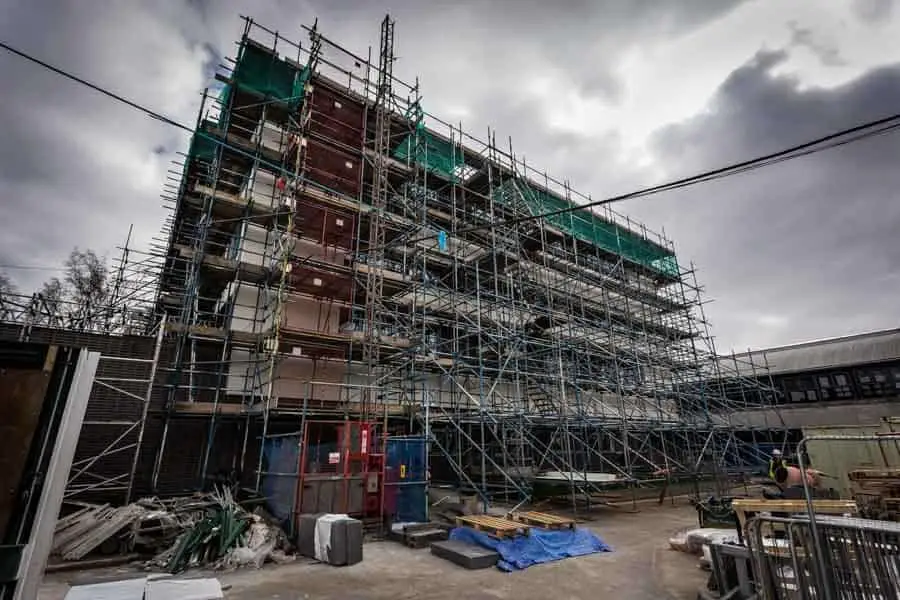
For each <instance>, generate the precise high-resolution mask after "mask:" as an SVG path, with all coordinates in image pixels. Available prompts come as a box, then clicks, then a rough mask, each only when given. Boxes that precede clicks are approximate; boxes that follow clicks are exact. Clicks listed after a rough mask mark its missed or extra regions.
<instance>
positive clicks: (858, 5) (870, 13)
mask: <svg viewBox="0 0 900 600" xmlns="http://www.w3.org/2000/svg"><path fill="white" fill-rule="evenodd" d="M893 10H894V0H853V12H854V13H855V14H856V16H857V17H859V18H860V19H862V20H863V21H867V22H869V23H878V22H880V21H883V20H885V19H887V18H888V17H889V16H890V15H891V12H892V11H893Z"/></svg>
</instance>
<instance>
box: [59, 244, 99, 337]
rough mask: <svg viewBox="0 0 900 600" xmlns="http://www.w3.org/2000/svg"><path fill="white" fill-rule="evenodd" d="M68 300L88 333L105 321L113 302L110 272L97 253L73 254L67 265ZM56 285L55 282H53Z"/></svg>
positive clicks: (79, 251)
mask: <svg viewBox="0 0 900 600" xmlns="http://www.w3.org/2000/svg"><path fill="white" fill-rule="evenodd" d="M65 273H66V274H65V278H64V280H65V292H66V296H67V298H65V299H66V300H67V301H68V302H69V303H71V305H72V310H73V313H74V315H73V316H75V318H76V319H79V320H80V321H81V325H82V327H84V328H85V329H89V330H90V329H93V328H94V325H95V322H96V321H97V320H98V319H101V318H102V313H103V312H104V311H105V310H106V303H107V300H108V299H109V295H110V291H109V269H108V268H107V266H106V263H105V261H103V260H102V259H101V258H99V257H98V256H97V255H96V254H95V253H94V251H93V250H83V251H82V250H79V249H78V248H77V247H76V248H75V249H73V250H72V252H71V253H70V254H69V257H68V258H67V259H66V262H65ZM51 282H53V280H51Z"/></svg>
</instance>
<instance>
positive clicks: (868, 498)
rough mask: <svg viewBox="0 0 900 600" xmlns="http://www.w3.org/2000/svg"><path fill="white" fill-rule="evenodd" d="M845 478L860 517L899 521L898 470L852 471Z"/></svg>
mask: <svg viewBox="0 0 900 600" xmlns="http://www.w3.org/2000/svg"><path fill="white" fill-rule="evenodd" d="M847 477H848V478H849V479H850V482H851V484H852V485H853V497H854V499H855V500H856V503H857V504H858V505H859V512H860V514H861V515H862V516H864V517H868V518H870V519H881V520H889V521H900V468H887V469H854V470H853V471H849V472H848V473H847Z"/></svg>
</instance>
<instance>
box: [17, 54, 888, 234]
mask: <svg viewBox="0 0 900 600" xmlns="http://www.w3.org/2000/svg"><path fill="white" fill-rule="evenodd" d="M0 48H2V49H4V50H6V51H7V52H10V53H12V54H15V55H17V56H19V57H20V58H23V59H25V60H28V61H30V62H32V63H34V64H37V65H39V66H41V67H43V68H45V69H47V70H49V71H52V72H53V73H56V74H57V75H60V76H62V77H65V78H66V79H69V80H71V81H74V82H76V83H79V84H81V85H84V86H86V87H88V88H90V89H92V90H94V91H96V92H98V93H100V94H103V95H104V96H107V97H109V98H111V99H113V100H116V101H117V102H121V103H123V104H125V105H127V106H129V107H131V108H133V109H135V110H138V111H140V112H143V113H145V114H147V115H148V116H150V117H152V118H154V119H156V120H158V121H161V122H163V123H165V124H167V125H170V126H172V127H176V128H178V129H181V130H184V131H187V132H189V133H192V134H194V135H199V136H201V137H204V138H206V139H209V140H210V141H213V142H215V143H216V144H219V145H221V146H223V147H225V148H228V149H230V150H232V151H234V152H236V153H238V154H241V155H244V156H247V157H250V158H258V157H254V156H252V155H251V154H250V153H248V152H246V151H243V150H241V149H240V148H237V147H235V146H233V145H231V144H228V143H227V142H226V141H223V140H220V139H218V138H216V137H214V136H209V135H207V134H205V133H203V132H200V131H195V130H194V129H192V128H191V127H189V126H187V125H184V124H183V123H179V122H178V121H175V120H174V119H171V118H169V117H166V116H165V115H162V114H160V113H158V112H156V111H154V110H152V109H149V108H147V107H145V106H142V105H140V104H138V103H137V102H134V101H132V100H129V99H127V98H125V97H123V96H121V95H119V94H116V93H115V92H112V91H110V90H108V89H105V88H103V87H101V86H99V85H96V84H93V83H91V82H89V81H87V80H85V79H83V78H81V77H79V76H77V75H74V74H72V73H69V72H67V71H65V70H63V69H61V68H59V67H55V66H53V65H51V64H49V63H47V62H45V61H43V60H41V59H39V58H36V57H34V56H31V55H30V54H27V53H26V52H23V51H21V50H18V49H16V48H13V47H12V46H10V45H9V44H7V43H5V42H0ZM898 128H900V113H898V114H894V115H890V116H887V117H884V118H881V119H876V120H874V121H869V122H866V123H862V124H860V125H856V126H854V127H850V128H847V129H842V130H840V131H836V132H833V133H830V134H827V135H824V136H821V137H819V138H816V139H813V140H810V141H807V142H803V143H801V144H797V145H795V146H791V147H788V148H784V149H782V150H778V151H776V152H772V153H770V154H765V155H762V156H758V157H756V158H751V159H747V160H742V161H739V162H736V163H732V164H729V165H726V166H723V167H719V168H716V169H711V170H708V171H704V172H702V173H698V174H696V175H691V176H688V177H683V178H680V179H676V180H673V181H669V182H666V183H662V184H658V185H654V186H650V187H646V188H642V189H640V190H636V191H633V192H628V193H625V194H619V195H616V196H611V197H608V198H604V199H602V200H595V201H590V202H587V203H584V204H575V205H573V206H569V207H566V208H562V209H558V210H553V211H548V212H542V213H539V214H534V215H526V216H521V217H515V218H512V219H506V220H501V221H494V222H492V223H490V224H488V225H478V226H474V227H466V228H462V229H457V230H456V231H454V232H453V233H454V235H457V236H458V235H461V234H465V233H473V232H476V231H484V230H489V229H492V228H495V227H498V226H509V225H515V224H518V223H523V222H527V221H533V220H539V219H547V218H550V217H556V216H560V215H565V214H568V213H572V212H579V211H583V210H590V209H591V208H594V207H598V206H604V205H608V204H613V203H616V202H623V201H626V200H632V199H637V198H643V197H647V196H651V195H656V194H660V193H663V192H667V191H672V190H676V189H680V188H684V187H689V186H693V185H698V184H700V183H705V182H708V181H713V180H717V179H722V178H725V177H730V176H733V175H737V174H741V173H746V172H749V171H752V170H756V169H759V168H763V167H767V166H771V165H774V164H778V163H781V162H785V161H787V160H793V159H795V158H800V157H804V156H809V155H811V154H815V153H817V152H821V151H823V150H828V149H831V148H836V147H839V146H844V145H847V144H850V143H854V142H858V141H861V140H864V139H867V138H869V137H873V136H876V135H883V134H886V133H890V132H893V131H896V130H897V129H898ZM844 138H846V139H844ZM259 160H260V162H261V163H262V164H264V165H266V166H267V167H269V168H272V169H274V170H275V172H277V173H281V174H285V173H288V171H287V170H286V169H284V168H283V167H281V166H280V165H276V164H273V163H269V162H268V161H265V160H264V159H261V158H259ZM308 183H312V184H313V185H315V183H314V182H308ZM433 237H434V235H429V236H425V237H422V238H417V239H412V240H409V242H408V243H415V242H418V241H425V240H429V239H431V238H433Z"/></svg>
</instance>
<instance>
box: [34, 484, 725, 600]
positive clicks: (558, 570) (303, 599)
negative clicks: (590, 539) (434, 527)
mask: <svg viewBox="0 0 900 600" xmlns="http://www.w3.org/2000/svg"><path fill="white" fill-rule="evenodd" d="M639 509H640V512H638V513H628V512H620V511H613V510H608V509H607V510H605V511H603V512H600V513H597V514H596V515H595V516H594V518H593V520H592V521H590V522H588V523H585V524H584V526H586V527H590V528H591V529H593V530H594V531H595V532H596V533H597V534H598V535H600V537H601V538H602V539H603V540H604V541H605V542H606V543H607V544H609V545H611V546H612V547H613V549H614V552H611V553H603V554H595V555H591V556H583V557H579V558H570V559H566V560H562V561H558V562H553V563H548V564H544V565H537V566H534V567H530V568H528V569H526V570H525V571H521V572H517V573H503V572H501V571H499V570H497V569H486V570H481V571H468V570H466V569H463V568H461V567H457V566H456V565H454V564H452V563H449V562H447V561H444V560H442V559H439V558H436V557H434V556H432V555H431V553H430V552H429V551H428V550H411V549H409V548H406V547H404V546H401V545H400V544H397V543H394V542H373V543H368V544H366V545H365V547H364V559H363V562H361V563H359V564H357V565H354V566H352V567H343V568H335V567H329V566H326V565H322V564H317V563H310V562H308V561H306V560H302V559H301V560H300V561H298V562H296V563H290V564H286V565H278V566H276V565H269V566H266V567H264V568H262V569H259V570H253V569H244V570H240V571H234V572H230V573H216V574H212V573H210V574H204V575H208V576H213V577H216V576H217V577H218V578H219V581H221V582H222V584H223V586H229V587H228V589H227V591H226V592H225V597H226V598H228V599H229V600H267V599H279V600H328V599H335V600H337V599H341V600H369V599H371V600H375V599H391V600H399V599H402V598H423V599H428V600H451V599H452V600H458V599H459V598H466V599H468V600H480V599H485V600H486V599H492V600H501V599H505V598H515V599H516V600H530V599H535V600H538V599H540V600H547V598H552V600H570V599H572V600H574V599H580V598H604V597H606V598H619V599H630V598H634V599H639V598H640V599H644V598H648V599H649V598H654V599H655V598H671V599H677V600H681V599H684V600H687V599H690V600H693V599H694V598H696V595H697V590H698V589H699V588H700V587H701V586H704V585H705V582H706V579H707V573H706V572H705V571H702V570H700V569H699V568H698V566H697V558H696V557H693V556H688V555H685V554H682V553H679V552H675V551H673V550H670V549H669V546H668V539H669V536H670V535H671V534H672V533H674V532H675V531H677V530H679V529H683V528H685V527H691V526H696V523H697V513H696V512H695V511H694V510H693V508H691V507H690V506H688V505H687V503H686V502H684V501H682V502H680V503H679V504H677V505H676V506H672V505H671V504H669V503H667V504H666V505H665V506H662V507H659V506H657V505H656V504H655V503H653V504H645V505H643V506H639ZM134 576H139V574H138V573H137V572H136V571H135V570H134V569H131V568H121V569H106V570H104V571H84V572H80V573H58V574H52V575H48V576H47V578H46V579H45V582H44V585H43V587H42V589H41V592H40V594H39V600H62V598H63V597H64V596H65V593H66V591H67V590H68V587H69V585H70V584H74V585H78V584H83V583H93V582H97V581H108V580H111V579H124V578H127V577H134ZM195 576H196V575H195Z"/></svg>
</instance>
